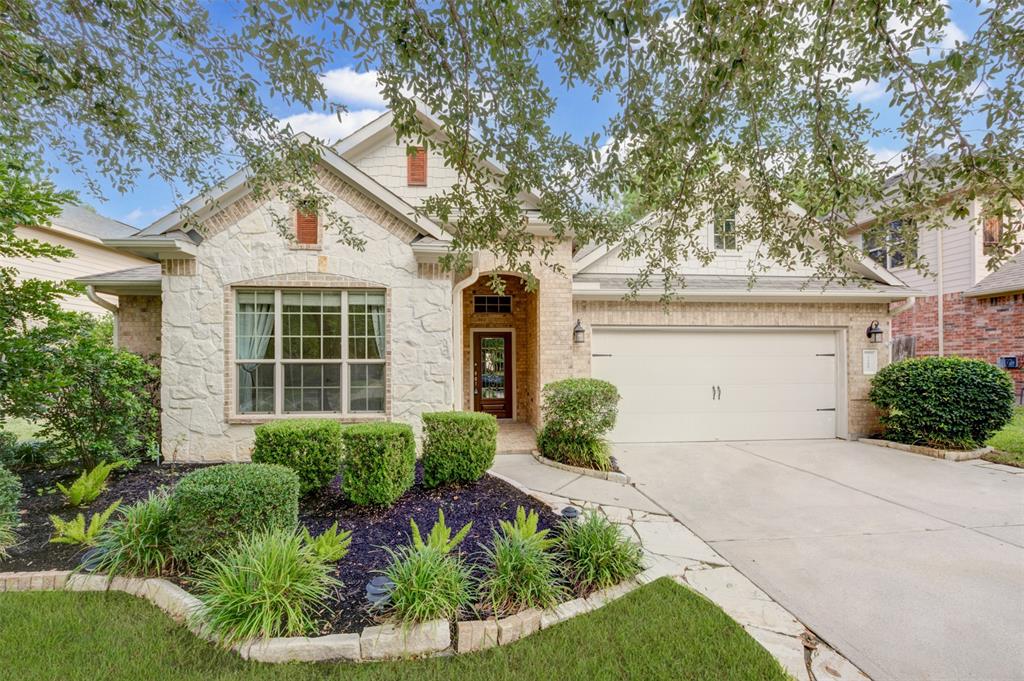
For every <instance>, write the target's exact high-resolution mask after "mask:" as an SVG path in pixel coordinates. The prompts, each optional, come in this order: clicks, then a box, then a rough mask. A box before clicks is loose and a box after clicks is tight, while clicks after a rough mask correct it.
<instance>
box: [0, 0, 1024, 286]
mask: <svg viewBox="0 0 1024 681" xmlns="http://www.w3.org/2000/svg"><path fill="white" fill-rule="evenodd" d="M236 8H237V17H236V20H235V22H234V23H232V24H231V25H230V26H222V25H219V24H215V23H214V22H212V21H211V19H210V17H209V16H208V15H207V12H206V10H205V5H204V3H201V2H199V1H198V0H176V1H175V2H170V3H167V2H155V1H154V0H133V1H126V2H105V3H91V2H90V3H87V2H78V1H71V2H56V1H55V0H44V1H42V2H28V0H7V2H5V3H4V10H3V13H2V14H0V55H2V56H3V59H2V60H0V78H2V82H3V85H4V92H3V95H2V96H0V124H2V128H3V150H4V151H5V152H11V151H12V150H13V151H15V152H20V153H21V154H26V153H27V154H34V155H37V156H38V155H41V154H42V151H43V150H44V149H52V150H55V151H56V152H57V153H59V154H60V155H61V156H62V158H64V159H65V160H67V161H68V162H70V163H72V164H75V165H77V166H79V167H80V168H82V169H85V170H88V169H89V168H90V166H91V165H93V164H94V167H95V171H96V172H98V173H99V174H101V175H104V176H106V177H108V178H111V179H113V180H115V182H116V186H117V187H119V188H124V189H127V188H130V187H131V186H132V183H133V182H134V181H135V180H136V179H137V178H138V177H139V174H140V173H141V172H142V168H143V165H144V164H145V165H148V166H149V167H151V168H152V170H153V172H155V173H156V174H157V175H158V176H160V177H161V178H164V179H167V180H168V181H171V180H183V181H184V182H185V184H186V185H188V186H189V187H190V188H192V189H197V190H200V189H203V188H208V187H209V186H211V185H212V184H214V183H216V181H217V179H218V178H217V177H216V175H217V174H218V173H219V169H220V168H221V167H222V165H223V164H222V163H217V162H216V161H217V160H220V161H222V162H223V161H224V160H226V159H230V158H234V159H235V160H236V161H239V162H242V163H244V164H245V165H247V166H248V167H249V168H250V171H251V179H250V182H251V183H252V185H253V187H254V189H255V190H256V191H257V192H261V193H263V194H265V195H269V194H271V193H277V194H279V195H281V196H283V197H284V198H286V199H288V200H290V201H292V202H296V201H298V200H307V201H308V200H313V201H322V203H321V204H320V205H326V197H323V196H322V194H321V193H320V192H319V190H318V189H317V187H316V183H315V181H314V178H315V173H314V167H313V166H314V159H315V158H316V155H317V154H318V153H319V152H318V151H317V148H316V145H315V144H311V145H306V144H296V143H294V142H293V141H292V140H291V136H290V131H289V130H287V129H282V128H281V127H280V126H279V125H278V123H277V121H276V120H275V119H274V117H273V116H272V115H271V113H270V111H269V109H268V107H267V104H266V103H265V102H264V101H263V98H262V97H261V92H262V88H261V86H264V87H266V88H269V92H270V93H271V95H272V96H274V97H278V98H280V99H282V100H284V101H285V102H286V103H288V104H301V105H304V106H307V107H309V108H315V107H325V106H330V104H329V103H328V102H327V101H326V96H325V93H324V90H323V86H322V83H321V82H320V81H319V80H318V78H317V74H318V73H319V72H321V71H323V70H324V69H325V68H326V66H327V65H328V64H329V63H330V62H331V59H332V55H334V54H335V53H336V52H345V53H348V54H351V55H354V57H355V59H356V61H357V64H358V66H360V67H361V68H363V69H376V70H377V71H378V75H379V80H380V84H381V87H382V90H383V93H384V96H385V97H386V99H387V101H388V103H389V105H390V106H391V108H392V109H393V110H394V111H395V115H396V124H397V127H398V129H399V131H400V133H401V134H402V135H404V136H408V137H411V138H414V139H415V138H422V139H424V140H425V141H426V142H427V143H428V144H429V145H431V146H432V147H434V148H436V149H437V150H438V151H439V152H440V153H441V154H442V155H443V156H444V158H445V160H446V162H447V163H448V164H449V165H450V166H451V167H452V168H454V169H455V170H456V171H457V172H458V175H459V182H457V183H456V184H455V185H454V186H452V187H451V188H450V189H449V190H447V191H445V192H443V193H441V194H439V195H438V196H436V197H434V198H432V199H430V200H428V201H427V202H426V203H425V204H424V206H423V207H422V210H423V211H425V212H427V213H429V214H430V215H432V216H433V217H435V218H436V219H438V220H440V221H443V222H445V223H447V225H448V228H449V230H450V231H451V233H452V234H453V235H454V237H455V245H456V252H457V253H456V258H455V262H452V263H450V264H452V265H458V264H459V261H460V260H461V261H462V262H464V259H463V258H460V256H463V257H464V256H465V255H466V254H468V253H469V252H472V251H473V250H476V249H481V248H482V249H486V250H490V251H493V252H495V253H496V254H497V255H498V256H499V258H500V259H501V260H502V261H504V264H505V265H506V267H507V268H508V269H512V270H519V271H528V270H529V266H528V264H527V261H526V256H527V255H528V254H530V253H532V252H533V251H534V249H536V248H537V246H536V244H535V241H534V240H533V238H532V236H531V235H530V234H529V233H528V231H527V226H525V225H524V224H523V223H522V221H521V214H520V202H519V197H520V196H521V195H522V193H523V192H524V191H527V190H534V191H537V192H539V193H541V194H542V201H541V207H540V214H541V217H542V219H543V220H545V221H547V222H548V223H550V225H551V226H552V228H553V230H554V234H555V237H556V238H564V237H568V236H570V235H573V236H574V237H575V238H576V239H577V240H579V241H597V242H601V243H615V242H621V243H622V245H623V252H624V253H625V254H626V255H627V256H632V257H635V258H638V259H640V260H641V261H643V262H645V263H646V264H647V266H646V267H645V268H644V270H643V272H642V274H641V275H640V276H639V277H638V278H637V280H636V282H634V283H635V284H636V285H640V284H644V283H650V282H652V281H655V280H657V281H662V282H663V283H664V285H665V286H666V288H669V289H670V288H674V287H676V286H678V285H680V284H681V283H682V281H681V277H680V275H679V264H680V263H681V262H682V261H683V260H687V259H698V260H703V261H707V260H710V259H711V258H713V257H714V252H713V249H710V248H709V247H708V245H707V244H705V243H704V242H703V241H702V240H701V239H699V238H698V234H699V230H700V229H701V227H702V225H705V224H707V223H708V222H709V221H710V220H712V219H714V216H715V215H716V214H720V213H721V212H722V211H729V210H732V209H733V207H734V206H735V205H736V204H737V203H742V204H744V205H745V206H748V207H749V208H750V210H749V211H744V212H743V213H742V214H741V215H740V216H739V219H738V220H737V225H736V229H737V232H738V235H739V238H740V239H741V240H742V241H747V242H754V241H756V242H759V243H760V244H761V247H760V250H759V252H758V254H757V255H756V256H755V257H754V261H753V262H752V263H751V273H752V274H756V273H757V271H759V269H760V268H761V267H763V266H764V265H766V264H767V263H768V262H769V261H774V262H778V263H782V264H783V265H792V266H796V265H801V264H802V265H812V266H814V267H815V268H816V269H817V271H818V273H819V274H820V275H821V276H822V277H826V278H844V277H845V276H847V272H848V270H849V263H850V258H851V256H852V255H854V249H853V247H852V246H851V245H849V244H848V242H847V241H846V234H847V232H848V230H849V229H850V228H851V227H853V226H854V225H855V224H857V223H858V222H859V221H860V220H861V219H862V218H863V216H864V214H865V211H866V210H867V209H870V210H871V212H873V213H874V214H875V215H877V217H878V222H879V224H882V225H884V224H886V223H888V222H889V221H891V220H894V219H898V218H903V217H907V216H909V215H911V214H912V215H913V216H914V220H915V223H913V225H911V223H910V222H909V221H904V223H903V224H904V225H906V226H907V227H906V231H907V232H908V234H907V235H906V236H907V237H908V238H910V237H911V236H912V232H913V231H914V229H913V227H916V226H925V227H934V226H937V225H938V224H939V223H940V222H941V221H942V220H943V219H944V218H945V217H946V216H947V215H950V214H952V215H959V216H963V215H965V214H966V213H967V211H968V210H969V207H970V205H971V202H972V201H974V200H975V199H978V198H983V199H984V206H985V208H984V210H985V211H986V212H987V213H988V214H991V215H995V216H1003V217H1004V218H1005V222H1006V224H1007V227H1008V228H1007V229H1005V230H1004V231H1003V236H1002V241H1001V244H1000V248H998V249H996V253H995V255H994V258H995V259H996V260H1000V259H1002V258H1005V257H1006V256H1007V254H1008V253H1009V252H1010V250H1011V249H1012V245H1013V243H1014V242H1015V241H1016V240H1017V239H1018V238H1019V237H1020V235H1021V234H1022V231H1024V230H1022V227H1021V220H1020V216H1019V213H1018V212H1017V210H1018V206H1019V205H1020V203H1021V201H1022V199H1024V170H1022V166H1021V161H1020V159H1021V158H1022V152H1024V144H1022V142H1024V139H1022V137H1024V126H1022V125H1021V112H1022V111H1024V106H1022V104H1024V102H1022V99H1021V94H1020V89H1019V83H1020V79H1021V65H1022V54H1024V53H1022V45H1024V8H1022V6H1021V5H1020V4H1019V3H1014V2H1010V1H1008V0H995V1H994V2H992V3H987V4H985V5H983V6H979V7H978V9H977V11H978V13H979V15H980V25H979V27H978V28H977V30H976V31H975V32H974V33H973V35H971V36H969V37H964V38H963V39H958V36H955V35H952V34H951V33H950V32H949V16H948V8H947V7H946V3H945V2H943V1H942V0H817V1H815V2H806V1H799V0H797V1H794V0H760V1H753V2H751V1H750V0H686V1H681V0H672V1H669V0H661V1H657V0H656V1H645V2H633V1H627V2H614V3H612V2H608V3H602V2H595V1H594V0H560V1H559V2H532V1H529V0H517V1H514V2H489V1H487V2H481V1H478V0H464V1H463V2H454V1H453V0H433V1H430V2H421V1H420V0H352V1H351V2H347V3H343V4H340V5H339V4H336V3H330V2H326V0H277V1H275V2H247V1H246V2H239V3H238V4H237V6H236ZM542 66H552V67H553V69H552V68H542ZM552 71H553V72H554V73H556V74H557V79H555V80H556V81H557V82H555V80H552V78H551V76H550V74H551V73H552ZM545 74H546V75H547V77H545ZM863 83H877V84H879V87H884V88H885V92H886V95H887V96H888V97H889V104H890V107H891V109H893V110H894V111H895V112H897V116H898V120H899V122H898V124H896V125H895V126H893V127H892V128H891V129H885V128H882V127H881V126H880V124H879V122H878V120H877V118H876V117H875V116H874V114H873V113H872V112H871V111H870V110H869V109H868V108H866V107H865V106H864V105H863V104H862V103H859V102H858V101H857V100H856V99H854V98H851V96H850V94H851V90H852V88H854V87H860V86H861V84H863ZM570 87H572V88H583V89H584V90H585V91H588V92H591V93H593V96H594V97H595V98H596V99H599V100H601V101H603V102H608V101H611V102H614V103H615V104H616V106H615V107H614V109H615V111H614V113H613V114H612V115H611V116H610V117H609V118H608V119H607V120H604V121H593V122H592V124H591V123H589V122H588V123H586V124H584V123H583V122H581V126H582V127H585V128H587V129H586V130H583V131H581V132H582V133H584V134H583V135H577V136H575V137H574V136H570V135H568V134H564V133H557V132H555V131H553V130H552V128H551V125H550V118H551V115H552V114H553V112H554V111H555V107H556V102H557V98H558V93H559V92H560V91H562V90H563V89H565V88H570ZM413 97H417V98H419V99H420V100H422V101H423V102H424V103H425V104H426V105H427V106H428V107H429V108H430V109H431V110H433V111H434V112H435V113H436V114H437V115H438V116H439V118H440V119H441V121H442V129H441V130H440V131H437V132H428V131H424V130H423V129H422V128H421V126H420V123H419V120H418V119H417V117H416V116H415V113H414V111H415V107H414V102H413ZM877 139H890V140H895V141H896V144H895V146H897V147H900V148H901V149H902V152H901V170H902V172H901V174H900V175H899V177H898V179H897V180H895V181H892V180H890V181H889V182H886V179H887V177H888V176H889V175H890V174H891V168H890V167H888V166H886V165H885V164H883V163H881V162H880V161H879V160H878V159H876V158H875V157H874V155H873V153H872V151H871V148H870V144H871V142H872V141H873V140H877ZM891 144H892V142H890V145H891ZM481 156H485V157H488V158H491V159H493V160H494V161H495V162H496V163H497V164H498V165H499V166H500V167H502V168H503V169H504V170H503V171H502V172H496V171H495V170H494V169H493V167H490V166H484V165H481V164H479V163H478V162H477V159H478V158H480V157H481ZM623 196H625V197H629V199H630V205H631V206H634V207H635V206H643V207H645V208H647V209H649V210H650V211H652V212H654V213H655V214H656V215H657V216H658V219H656V220H649V221H642V222H640V223H632V222H629V221H627V220H625V219H622V218H621V217H620V216H618V214H617V213H616V212H615V211H611V210H609V209H608V207H609V206H612V205H613V204H614V203H615V201H617V199H618V197H623ZM310 197H312V199H311V198H310ZM794 199H796V200H798V202H799V204H800V207H801V208H802V210H798V211H796V215H795V216H794V215H793V213H792V211H791V208H792V206H791V202H792V201H793V200H794ZM329 223H330V224H332V225H335V226H336V227H337V229H338V232H339V234H340V235H341V238H342V239H343V240H346V241H347V242H348V243H350V244H352V245H353V246H357V247H358V245H359V238H358V235H356V234H354V233H352V231H351V229H350V228H349V226H347V225H346V224H345V223H344V221H343V220H342V219H341V218H340V217H338V216H329ZM541 251H542V254H543V251H544V249H543V248H541Z"/></svg>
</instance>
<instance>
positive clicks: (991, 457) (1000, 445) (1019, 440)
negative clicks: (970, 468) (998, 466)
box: [984, 407, 1024, 468]
mask: <svg viewBox="0 0 1024 681" xmlns="http://www.w3.org/2000/svg"><path fill="white" fill-rule="evenodd" d="M988 445H989V446H990V447H994V448H995V449H996V451H994V452H992V453H991V454H988V455H986V456H985V457H984V458H985V460H986V461H992V462H995V463H1005V464H1008V465H1010V466H1017V467H1018V468H1024V407H1017V409H1016V410H1014V413H1013V420H1012V421H1010V422H1009V423H1008V424H1007V425H1006V427H1005V428H1003V429H1002V430H1000V431H999V432H998V433H996V434H995V435H993V436H992V437H991V438H989V441H988Z"/></svg>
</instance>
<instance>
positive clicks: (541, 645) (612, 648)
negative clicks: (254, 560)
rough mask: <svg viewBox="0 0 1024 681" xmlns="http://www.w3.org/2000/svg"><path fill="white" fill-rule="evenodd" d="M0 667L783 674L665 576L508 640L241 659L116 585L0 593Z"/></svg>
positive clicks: (113, 680)
mask: <svg viewBox="0 0 1024 681" xmlns="http://www.w3.org/2000/svg"><path fill="white" fill-rule="evenodd" d="M0 670H3V673H2V675H3V676H4V677H5V678H10V679H19V681H42V680H44V679H45V680H46V681H52V680H55V679H61V680H62V681H74V680H77V679H82V680H89V681H92V680H93V679H104V680H105V681H136V680H137V679H152V680H157V679H159V680H164V679H167V680H170V679H173V680H174V681H200V680H202V681H223V680H228V679H238V680H241V679H246V680H250V679H251V680H253V681H262V680H263V679H279V680H281V681H304V680H307V679H346V680H351V681H360V680H363V679H367V680H368V679H373V680H374V681H390V680H392V679H409V680H412V679H416V680H417V681H420V680H422V681H428V680H430V679H458V680H459V681H478V680H479V681H484V680H488V681H490V680H492V679H558V680H559V681H572V680H576V679H578V680H580V681H595V680H597V679H609V680H611V679H645V680H650V679H688V680H689V679H693V680H696V679H707V680H708V681H711V680H716V681H717V680H720V679H731V680H733V679H734V680H737V681H747V680H751V681H759V680H761V679H764V680H770V681H776V680H778V681H782V680H784V679H787V678H789V677H788V676H787V675H786V673H785V672H784V671H783V670H782V668H781V667H780V666H779V664H778V662H777V661H776V660H775V658H773V657H772V656H771V655H770V654H769V653H768V652H767V651H766V650H764V648H762V647H761V646H760V645H758V643H757V642H756V641H754V639H752V638H751V637H750V636H749V635H747V633H746V632H745V631H743V628H742V627H741V626H740V625H739V624H737V623H736V622H735V621H733V620H732V619H730V618H729V616H728V615H726V614H725V613H724V612H722V611H721V610H720V609H719V608H718V607H717V606H715V605H714V604H713V603H711V602H710V601H708V600H706V599H705V598H704V597H703V596H701V595H699V594H697V593H695V592H693V591H691V590H689V589H687V588H685V587H683V586H680V585H678V584H676V583H675V582H673V581H672V580H670V579H667V578H663V579H660V580H657V581H656V582H654V583H652V584H649V585H647V586H645V587H643V588H641V589H638V590H636V591H634V592H632V593H631V594H629V595H627V596H625V597H624V598H621V599H619V600H618V601H616V602H614V603H612V604H610V605H607V606H605V607H604V608H601V609H600V610H598V611H596V612H593V613H589V614H587V615H583V616H580V617H576V618H574V619H572V620H570V621H568V622H564V623H562V624H559V625H557V626H555V627H552V628H550V629H545V630H543V631H541V632H538V633H536V634H534V635H532V636H530V637H528V638H526V639H524V640H522V641H520V642H518V643H515V644H513V645H511V646H506V647H502V648H494V649H492V650H488V651H485V652H482V653H475V654H471V655H460V656H454V657H448V658H433V659H426V660H417V661H407V662H388V663H366V664H353V663H332V664H326V663H320V664H312V663H290V664H287V665H265V664H260V663H256V662H247V661H245V660H242V659H240V658H239V657H238V656H236V655H235V654H234V653H229V652H226V651H223V650H220V649H217V648H215V647H214V646H212V645H211V644H208V643H205V642H204V641H201V640H200V639H198V638H196V637H195V636H193V635H192V634H191V633H189V632H188V630H187V629H185V628H184V627H183V626H181V625H179V624H176V623H174V622H173V621H172V620H170V619H169V618H168V617H166V616H165V615H164V614H163V613H161V612H160V611H159V610H157V609H156V608H155V607H153V606H152V605H151V604H149V603H147V602H145V601H143V600H141V599H137V598H134V597H132V596H129V595H127V594H123V593H80V592H75V593H72V592H38V593H31V592H30V593H2V594H0Z"/></svg>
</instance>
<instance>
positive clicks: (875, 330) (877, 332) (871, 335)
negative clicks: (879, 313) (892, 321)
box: [868, 319, 882, 343]
mask: <svg viewBox="0 0 1024 681" xmlns="http://www.w3.org/2000/svg"><path fill="white" fill-rule="evenodd" d="M868 339H870V340H871V342H872V343H881V342H882V329H881V328H879V326H878V320H877V319H876V320H875V321H873V322H871V323H870V324H868Z"/></svg>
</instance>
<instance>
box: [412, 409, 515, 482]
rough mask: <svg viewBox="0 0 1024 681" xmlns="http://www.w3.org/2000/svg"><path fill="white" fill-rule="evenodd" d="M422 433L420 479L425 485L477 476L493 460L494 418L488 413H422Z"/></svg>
mask: <svg viewBox="0 0 1024 681" xmlns="http://www.w3.org/2000/svg"><path fill="white" fill-rule="evenodd" d="M423 433H424V440H423V482H424V484H426V485H427V487H437V486H438V485H444V484H447V483H458V482H473V481H475V480H479V479H480V478H481V477H483V475H484V473H486V472H487V469H488V468H490V467H491V464H493V463H494V454H495V452H496V451H497V449H498V420H497V419H496V418H494V416H492V415H491V414H484V413H481V412H471V411H441V412H434V413H429V414H424V415H423Z"/></svg>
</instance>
